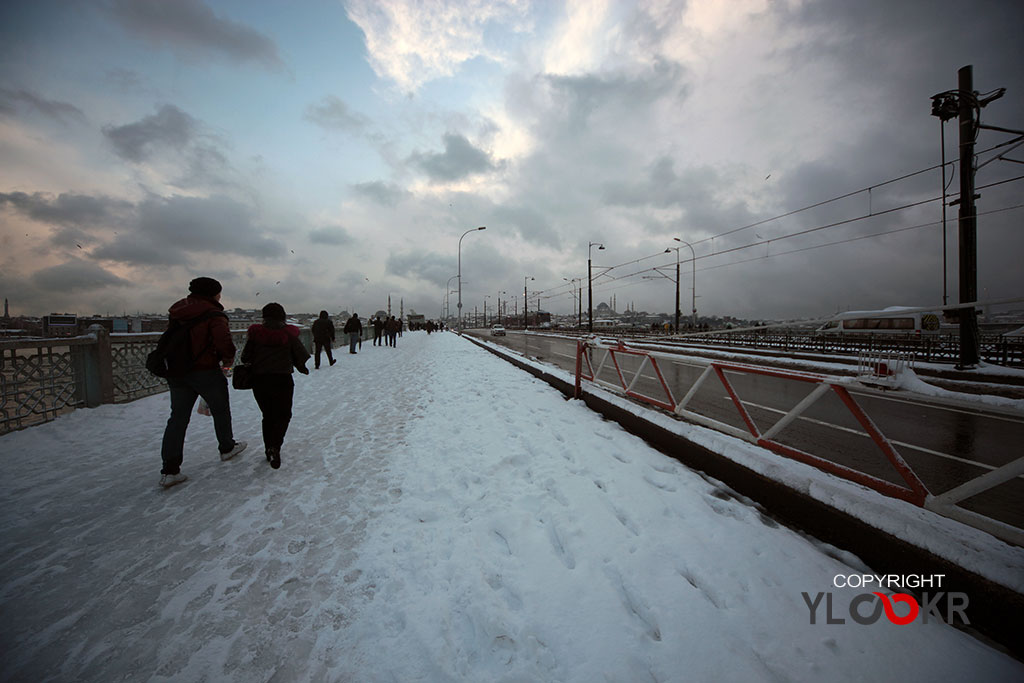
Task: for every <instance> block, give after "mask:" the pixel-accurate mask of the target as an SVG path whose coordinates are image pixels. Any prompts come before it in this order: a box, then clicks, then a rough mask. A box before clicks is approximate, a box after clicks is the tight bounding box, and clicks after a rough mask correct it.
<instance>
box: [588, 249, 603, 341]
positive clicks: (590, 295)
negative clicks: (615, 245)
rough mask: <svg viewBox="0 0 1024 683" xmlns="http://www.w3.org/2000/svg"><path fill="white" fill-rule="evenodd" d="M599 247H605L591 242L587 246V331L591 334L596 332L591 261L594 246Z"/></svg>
mask: <svg viewBox="0 0 1024 683" xmlns="http://www.w3.org/2000/svg"><path fill="white" fill-rule="evenodd" d="M595 245H596V246H597V250H598V251H600V250H601V249H604V245H603V244H600V243H598V242H590V243H588V245H587V316H588V319H587V329H588V331H590V332H593V331H594V276H593V261H592V260H591V255H592V254H593V251H591V250H592V249H593V248H594V246H595Z"/></svg>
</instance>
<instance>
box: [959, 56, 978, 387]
mask: <svg viewBox="0 0 1024 683" xmlns="http://www.w3.org/2000/svg"><path fill="white" fill-rule="evenodd" d="M957 77H958V90H959V94H960V98H959V99H960V206H959V237H960V303H968V302H973V301H977V300H978V217H977V210H976V209H975V206H974V199H975V197H974V138H975V135H976V134H977V128H976V125H977V122H976V121H975V120H974V111H975V107H976V106H977V96H976V95H975V94H974V73H973V67H972V66H970V65H968V66H965V67H962V68H961V69H960V71H959V72H957ZM959 314H960V315H959V317H960V363H959V365H958V367H959V368H961V369H963V368H971V367H974V366H976V365H977V364H978V361H979V355H978V318H977V317H976V315H975V310H974V307H973V306H967V307H965V308H961V309H959Z"/></svg>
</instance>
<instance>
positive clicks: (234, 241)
mask: <svg viewBox="0 0 1024 683" xmlns="http://www.w3.org/2000/svg"><path fill="white" fill-rule="evenodd" d="M139 231H140V233H141V234H143V235H149V236H151V237H153V238H154V239H156V240H157V241H158V242H160V243H166V244H171V245H175V246H178V247H180V248H182V249H186V250H188V251H190V252H207V253H214V254H215V253H230V254H239V255H241V256H252V257H255V258H273V257H274V256H279V255H282V254H283V253H284V252H285V248H284V245H283V244H281V243H280V242H278V241H277V240H272V239H268V238H266V237H263V236H262V235H261V234H260V230H259V229H258V228H257V227H256V226H255V225H254V223H253V217H252V212H251V211H250V209H249V208H248V207H247V206H245V205H243V204H241V203H239V202H237V201H235V200H233V199H231V198H229V197H223V196H213V197H183V196H180V195H174V196H171V197H166V198H164V197H161V198H153V199H148V200H146V201H145V202H143V203H142V204H141V205H140V206H139Z"/></svg>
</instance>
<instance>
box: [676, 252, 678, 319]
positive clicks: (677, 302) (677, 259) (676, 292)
mask: <svg viewBox="0 0 1024 683" xmlns="http://www.w3.org/2000/svg"><path fill="white" fill-rule="evenodd" d="M676 334H679V247H676Z"/></svg>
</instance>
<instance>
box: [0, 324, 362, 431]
mask: <svg viewBox="0 0 1024 683" xmlns="http://www.w3.org/2000/svg"><path fill="white" fill-rule="evenodd" d="M364 334H365V333H364ZM245 336H246V332H245V330H232V331H231V337H232V339H233V340H234V342H235V346H236V348H237V350H238V353H241V350H242V346H243V345H244V344H245ZM299 338H300V339H301V340H302V342H303V344H304V345H305V346H306V348H307V349H310V352H312V334H311V332H310V330H309V328H301V329H300V333H299ZM364 338H365V336H364ZM159 339H160V333H159V332H152V333H141V334H116V333H115V334H110V333H109V332H107V330H106V329H105V328H103V327H101V326H99V325H94V326H93V327H92V328H90V333H89V334H87V335H83V336H80V337H71V338H66V339H30V340H5V341H0V434H6V433H7V432H10V431H14V430H16V429H23V428H25V427H30V426H32V425H36V424H40V423H43V422H48V421H50V420H53V419H55V418H56V417H58V416H59V415H62V414H64V413H67V412H69V411H71V410H74V409H76V408H94V407H96V406H99V405H103V404H105V403H128V402H130V401H134V400H136V399H140V398H143V397H145V396H151V395H153V394H158V393H160V392H163V391H167V382H166V381H165V380H163V379H161V378H159V377H155V376H154V375H152V374H150V372H149V371H148V370H146V356H147V355H148V354H149V352H150V351H152V350H153V349H154V348H156V343H157V340H159ZM339 341H340V339H339Z"/></svg>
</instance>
